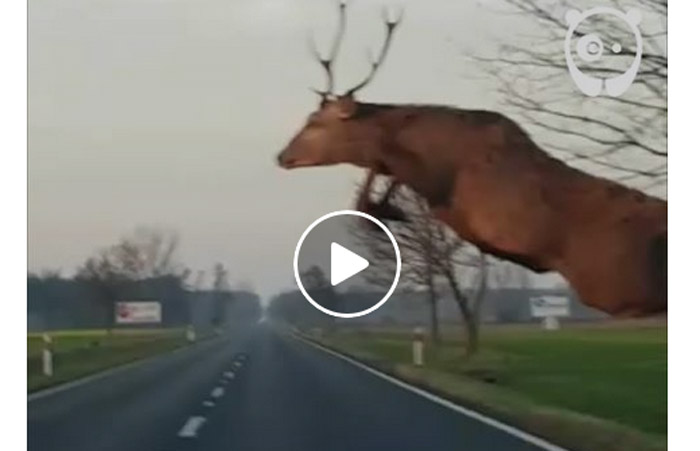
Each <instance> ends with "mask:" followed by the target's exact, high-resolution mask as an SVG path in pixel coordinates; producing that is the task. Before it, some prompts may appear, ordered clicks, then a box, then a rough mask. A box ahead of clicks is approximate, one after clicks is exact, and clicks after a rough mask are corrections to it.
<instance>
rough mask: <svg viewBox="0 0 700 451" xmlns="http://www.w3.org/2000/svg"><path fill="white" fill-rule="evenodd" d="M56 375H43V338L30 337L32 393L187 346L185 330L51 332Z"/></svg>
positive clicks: (28, 338)
mask: <svg viewBox="0 0 700 451" xmlns="http://www.w3.org/2000/svg"><path fill="white" fill-rule="evenodd" d="M51 338H52V348H53V353H54V375H53V377H46V376H44V375H43V374H42V371H41V353H42V349H43V347H44V342H43V338H42V334H28V335H27V389H28V391H29V392H33V391H36V390H39V389H42V388H46V387H49V386H51V385H55V384H60V383H63V382H67V381H70V380H73V379H77V378H80V377H83V376H87V375H89V374H91V373H95V372H98V371H101V370H104V369H107V368H110V367H113V366H117V365H122V364H125V363H128V362H131V361H134V360H138V359H142V358H145V357H148V356H151V355H154V354H158V353H162V352H166V351H169V350H172V349H175V348H177V347H180V346H183V345H185V344H186V339H185V332H184V331H183V330H182V329H160V330H158V329H134V330H115V331H113V332H111V333H108V332H107V331H106V330H76V331H55V332H51Z"/></svg>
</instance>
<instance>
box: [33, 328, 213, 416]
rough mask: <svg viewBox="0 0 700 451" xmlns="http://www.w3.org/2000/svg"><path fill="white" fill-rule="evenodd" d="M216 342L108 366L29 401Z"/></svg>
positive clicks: (50, 389) (43, 391)
mask: <svg viewBox="0 0 700 451" xmlns="http://www.w3.org/2000/svg"><path fill="white" fill-rule="evenodd" d="M215 343H218V341H216V340H212V341H209V340H207V341H200V342H197V343H195V344H194V345H186V346H181V347H179V348H175V349H173V350H172V351H168V352H165V353H162V354H155V355H152V356H149V357H145V358H143V359H138V360H134V361H133V362H128V363H125V364H123V365H118V366H115V367H112V368H107V369H106V370H104V371H99V372H97V373H93V374H89V375H87V376H85V377H81V378H79V379H75V380H73V381H70V382H65V383H63V384H58V385H54V386H53V387H48V388H45V389H43V390H39V391H36V392H34V393H30V394H28V395H27V402H32V401H37V400H39V399H42V398H45V397H47V396H51V395H55V394H58V393H61V392H64V391H66V390H70V389H72V388H76V387H79V386H81V385H85V384H89V383H90V382H93V381H97V380H99V379H103V378H105V377H109V376H112V375H114V374H118V373H121V372H122V371H126V370H129V369H131V368H134V367H137V366H139V365H146V364H148V363H151V362H153V361H156V360H160V359H165V358H168V357H170V356H172V355H175V354H179V353H181V352H184V351H187V350H192V349H194V348H195V346H196V347H199V346H200V345H203V344H207V345H211V346H213V345H214V344H215Z"/></svg>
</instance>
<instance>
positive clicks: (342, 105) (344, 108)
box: [336, 95, 357, 119]
mask: <svg viewBox="0 0 700 451" xmlns="http://www.w3.org/2000/svg"><path fill="white" fill-rule="evenodd" d="M336 104H337V105H338V116H339V117H340V118H341V119H350V118H352V117H353V116H354V115H355V113H356V112H357V102H355V99H354V98H353V96H351V95H349V96H342V97H339V98H338V100H337V102H336Z"/></svg>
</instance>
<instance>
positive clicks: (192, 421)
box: [177, 417, 207, 438]
mask: <svg viewBox="0 0 700 451" xmlns="http://www.w3.org/2000/svg"><path fill="white" fill-rule="evenodd" d="M205 421H207V419H206V418H204V417H190V418H189V419H188V420H187V422H186V423H185V425H184V426H182V429H180V432H178V434H177V436H178V437H183V438H193V437H196V436H197V431H198V430H199V428H200V427H202V425H203V424H204V422H205Z"/></svg>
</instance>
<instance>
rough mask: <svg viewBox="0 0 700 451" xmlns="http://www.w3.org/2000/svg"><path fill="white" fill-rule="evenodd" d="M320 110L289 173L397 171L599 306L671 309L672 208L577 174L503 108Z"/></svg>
mask: <svg viewBox="0 0 700 451" xmlns="http://www.w3.org/2000/svg"><path fill="white" fill-rule="evenodd" d="M315 114H317V117H316V120H317V121H318V122H316V123H314V124H312V125H311V126H309V125H307V126H306V127H305V128H304V129H302V130H301V131H300V132H299V134H297V136H296V137H295V138H294V139H293V140H292V141H291V143H290V144H289V146H288V148H287V149H286V150H285V151H283V152H282V154H280V163H281V164H282V165H284V166H287V167H296V166H318V165H327V164H337V163H344V162H345V163H351V164H355V165H357V166H361V167H365V168H369V169H371V170H373V171H377V172H388V173H389V174H390V175H391V176H392V177H393V178H394V179H395V180H396V181H397V182H398V183H402V184H406V185H407V186H409V187H411V188H412V189H414V190H415V191H417V192H418V193H419V194H421V195H422V196H424V197H425V198H426V199H427V200H428V201H429V203H430V205H431V207H432V209H433V213H434V215H435V216H436V217H437V218H439V219H440V220H442V221H443V222H445V223H446V224H448V225H449V226H450V227H451V228H453V229H454V230H455V231H456V232H457V233H458V234H459V235H460V236H461V237H462V238H464V239H465V240H467V241H470V242H472V243H473V244H475V245H477V246H478V247H480V248H481V249H483V250H484V251H486V252H489V253H492V254H494V255H496V256H499V257H502V258H506V259H508V260H511V261H514V262H516V263H519V264H522V265H524V266H527V267H528V268H531V269H533V270H535V271H545V270H554V271H558V272H560V273H561V274H562V275H563V276H564V277H565V278H566V279H567V280H568V281H569V282H570V284H571V285H572V287H573V288H574V289H575V290H576V292H577V293H578V294H579V296H580V297H581V299H582V300H583V301H584V302H585V303H587V304H589V305H591V306H594V307H596V308H599V309H601V310H603V311H606V312H608V313H611V314H616V315H642V314H651V313H657V312H661V311H665V310H666V281H665V246H666V233H667V232H666V227H667V226H666V210H667V204H666V202H665V201H662V200H660V199H656V198H652V197H649V196H646V195H645V194H643V193H641V192H639V191H636V190H632V189H629V188H626V187H624V186H622V185H620V184H617V183H615V182H612V181H609V180H605V179H602V178H599V177H595V176H593V175H590V174H586V173H584V172H581V171H579V170H576V169H574V168H571V167H569V166H567V165H566V164H564V163H563V162H561V161H559V160H556V159H554V158H552V157H551V156H549V155H548V154H547V153H546V152H544V151H543V150H541V149H540V148H539V147H538V146H537V145H536V144H535V143H534V142H533V141H532V140H531V139H530V138H529V137H528V136H527V134H526V133H525V132H524V131H523V130H522V129H521V128H520V127H519V126H518V125H517V124H515V123H514V122H513V121H511V120H509V119H508V118H506V117H505V116H503V115H501V114H498V113H494V112H488V111H469V110H459V109H455V108H446V107H439V106H413V105H407V106H394V105H377V104H363V103H358V102H355V101H354V100H353V99H352V98H340V99H338V100H335V101H332V102H330V103H328V104H326V105H324V106H322V107H321V108H320V109H319V111H318V112H317V113H315ZM300 161H301V163H300V164H295V162H300ZM662 258H663V261H662Z"/></svg>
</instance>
